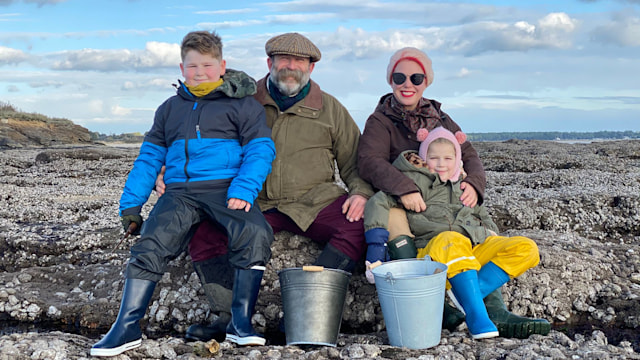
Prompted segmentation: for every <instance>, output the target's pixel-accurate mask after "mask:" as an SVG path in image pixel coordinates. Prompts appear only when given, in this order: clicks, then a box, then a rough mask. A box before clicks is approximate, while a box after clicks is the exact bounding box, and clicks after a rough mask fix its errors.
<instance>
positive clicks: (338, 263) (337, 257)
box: [313, 244, 356, 273]
mask: <svg viewBox="0 0 640 360" xmlns="http://www.w3.org/2000/svg"><path fill="white" fill-rule="evenodd" d="M313 265H319V266H324V267H326V268H329V269H338V270H344V271H347V272H350V273H352V272H353V269H355V267H356V262H355V261H353V260H351V258H350V257H348V256H347V255H345V254H344V253H343V252H342V251H340V250H338V249H337V248H336V247H335V246H333V245H331V244H327V245H326V246H325V247H324V250H322V252H321V253H320V255H319V256H318V258H317V259H316V262H315V263H314V264H313Z"/></svg>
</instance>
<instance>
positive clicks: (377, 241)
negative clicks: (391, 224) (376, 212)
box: [364, 228, 389, 264]
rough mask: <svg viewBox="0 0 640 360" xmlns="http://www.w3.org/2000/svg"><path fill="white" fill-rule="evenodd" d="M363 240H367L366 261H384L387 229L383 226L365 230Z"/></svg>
mask: <svg viewBox="0 0 640 360" xmlns="http://www.w3.org/2000/svg"><path fill="white" fill-rule="evenodd" d="M364 238H365V241H366V242H367V258H366V259H367V261H368V262H370V263H371V264H373V263H375V262H376V261H381V262H385V261H387V260H389V259H388V256H387V246H386V244H387V241H388V240H389V231H387V229H383V228H374V229H370V230H367V231H365V233H364Z"/></svg>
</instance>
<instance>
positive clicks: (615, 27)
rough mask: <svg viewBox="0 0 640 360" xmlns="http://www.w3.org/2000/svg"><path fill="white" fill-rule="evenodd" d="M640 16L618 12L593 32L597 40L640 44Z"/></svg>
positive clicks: (616, 43) (618, 43) (626, 44)
mask: <svg viewBox="0 0 640 360" xmlns="http://www.w3.org/2000/svg"><path fill="white" fill-rule="evenodd" d="M639 34H640V18H639V17H637V16H634V15H633V14H623V13H619V14H616V15H615V16H614V17H613V18H612V19H611V21H610V22H609V23H607V24H604V25H601V26H598V27H597V28H595V29H594V30H593V31H592V32H591V37H592V38H593V40H595V41H596V42H599V43H602V44H607V45H617V46H622V47H626V46H632V47H637V46H640V35H639Z"/></svg>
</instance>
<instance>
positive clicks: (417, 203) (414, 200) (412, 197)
mask: <svg viewBox="0 0 640 360" xmlns="http://www.w3.org/2000/svg"><path fill="white" fill-rule="evenodd" d="M400 202H401V203H402V206H404V208H405V209H406V210H411V211H415V212H423V211H425V210H427V204H425V203H424V200H423V199H422V195H421V194H420V193H419V192H414V193H411V194H406V195H402V196H400Z"/></svg>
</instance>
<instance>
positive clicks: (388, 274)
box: [384, 271, 396, 284]
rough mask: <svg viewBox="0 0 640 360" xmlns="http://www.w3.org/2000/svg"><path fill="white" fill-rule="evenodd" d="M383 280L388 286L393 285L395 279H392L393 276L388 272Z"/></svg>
mask: <svg viewBox="0 0 640 360" xmlns="http://www.w3.org/2000/svg"><path fill="white" fill-rule="evenodd" d="M384 280H385V281H386V282H388V283H390V284H395V282H396V279H394V278H393V274H392V273H391V272H390V271H389V272H387V274H386V275H385V277H384Z"/></svg>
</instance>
